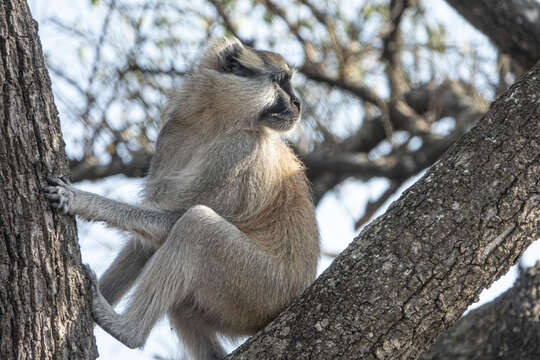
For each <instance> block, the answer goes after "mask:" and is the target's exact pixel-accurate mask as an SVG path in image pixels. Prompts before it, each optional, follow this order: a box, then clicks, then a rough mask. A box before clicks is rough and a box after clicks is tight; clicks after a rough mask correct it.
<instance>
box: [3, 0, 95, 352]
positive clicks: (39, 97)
mask: <svg viewBox="0 0 540 360" xmlns="http://www.w3.org/2000/svg"><path fill="white" fill-rule="evenodd" d="M0 54H1V57H0V89H1V90H0V213H1V217H0V234H1V237H2V240H0V324H2V325H1V327H0V359H94V358H96V356H97V352H96V348H95V343H94V336H93V334H92V328H93V322H92V319H91V316H90V311H89V308H90V307H89V305H90V304H89V299H88V298H87V296H86V294H87V292H86V289H85V280H84V276H83V275H82V274H81V271H80V270H81V257H80V250H79V246H78V243H77V232H76V227H75V222H74V221H73V218H72V217H67V216H63V215H58V214H56V213H54V212H53V211H51V209H50V207H49V205H48V203H47V201H45V200H44V199H43V198H42V197H41V196H40V193H39V187H40V183H42V181H43V177H44V176H45V175H46V174H66V173H67V160H66V156H65V152H64V143H63V141H62V135H61V132H60V127H59V120H58V114H57V111H56V107H55V105H54V102H53V95H52V92H51V83H50V80H49V76H48V74H47V71H46V70H45V65H44V61H43V54H42V50H41V44H40V42H39V38H38V35H37V24H36V22H35V21H34V20H33V19H32V16H31V14H30V11H29V9H28V6H27V4H26V2H25V1H23V0H3V1H1V2H0Z"/></svg>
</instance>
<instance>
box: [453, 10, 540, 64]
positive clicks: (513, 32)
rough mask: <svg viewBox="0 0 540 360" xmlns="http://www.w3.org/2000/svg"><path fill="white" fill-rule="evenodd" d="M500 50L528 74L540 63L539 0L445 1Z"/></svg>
mask: <svg viewBox="0 0 540 360" xmlns="http://www.w3.org/2000/svg"><path fill="white" fill-rule="evenodd" d="M446 2H447V3H448V4H450V5H451V6H453V7H454V8H455V9H456V10H457V12H459V13H460V14H461V16H463V17H464V18H465V19H467V21H468V22H470V23H471V24H472V25H473V26H474V27H476V28H477V29H478V30H480V31H481V32H483V33H484V34H485V35H486V36H487V37H488V38H489V39H490V40H491V41H492V42H493V43H494V44H495V46H496V47H497V48H499V50H500V51H501V52H502V53H504V54H507V55H510V56H511V57H512V59H514V60H515V61H516V62H517V63H518V64H519V65H520V66H521V67H522V69H523V71H527V70H529V69H530V68H531V67H532V66H533V65H534V64H535V63H536V62H537V61H538V60H539V59H540V4H539V3H538V1H537V0H495V1H494V0H476V1H469V0H446Z"/></svg>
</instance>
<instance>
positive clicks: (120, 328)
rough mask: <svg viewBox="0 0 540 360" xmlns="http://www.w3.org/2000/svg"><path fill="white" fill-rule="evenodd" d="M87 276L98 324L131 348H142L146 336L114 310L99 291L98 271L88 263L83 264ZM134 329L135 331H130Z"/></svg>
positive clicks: (94, 314) (93, 311) (94, 316)
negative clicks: (126, 322) (125, 321)
mask: <svg viewBox="0 0 540 360" xmlns="http://www.w3.org/2000/svg"><path fill="white" fill-rule="evenodd" d="M83 269H84V272H85V273H86V277H87V279H88V281H89V282H90V291H91V296H92V317H93V318H94V321H95V323H96V324H98V325H99V326H100V327H101V328H102V329H103V330H105V331H106V332H108V333H109V334H110V335H111V336H113V337H114V338H116V340H118V341H120V342H121V343H122V344H124V345H126V346H127V347H128V348H130V349H136V348H140V347H142V346H143V345H144V343H145V340H146V337H145V336H142V334H141V332H140V331H137V329H136V328H134V327H130V326H128V325H127V324H125V323H124V320H125V318H124V317H123V316H122V315H119V314H117V313H116V311H114V309H113V308H112V306H111V305H110V304H109V303H108V301H107V300H106V299H105V298H104V297H103V295H102V294H101V292H100V291H99V282H98V279H97V277H96V273H95V272H94V270H92V269H91V268H90V267H89V266H88V265H86V264H84V265H83ZM130 330H134V331H130Z"/></svg>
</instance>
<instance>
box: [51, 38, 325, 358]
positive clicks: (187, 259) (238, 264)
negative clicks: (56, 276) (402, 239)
mask: <svg viewBox="0 0 540 360" xmlns="http://www.w3.org/2000/svg"><path fill="white" fill-rule="evenodd" d="M230 46H235V49H234V51H230V48H229V47H230ZM228 49H229V50H228ZM228 54H234V59H233V60H231V61H235V62H236V63H234V64H232V65H231V64H227V63H226V61H229V60H230V59H229V58H230V56H231V55H228ZM227 56H229V58H227ZM228 59H229V60H228ZM224 62H225V64H226V66H224V65H223V64H224ZM231 69H232V70H231ZM231 72H232V73H231ZM276 74H278V75H276ZM290 74H291V71H290V69H289V68H288V66H287V65H286V63H285V62H284V61H283V59H282V58H281V56H279V55H277V54H274V53H269V52H261V51H257V50H253V49H250V48H247V47H244V46H243V45H242V44H240V42H238V41H237V40H235V39H233V40H227V39H225V40H222V41H220V42H218V43H216V44H214V45H213V46H212V47H211V48H210V49H209V50H208V51H207V52H206V53H205V54H204V55H203V57H202V59H201V61H200V63H199V65H198V67H197V68H196V69H195V70H194V71H193V72H192V73H191V75H189V76H188V77H187V78H186V80H185V82H184V83H183V85H182V86H181V87H180V88H179V89H178V90H177V91H175V93H174V94H172V97H171V100H170V103H169V106H168V108H167V110H166V112H165V122H164V124H163V126H162V129H161V131H160V134H159V137H158V140H157V144H156V151H155V155H154V158H153V160H152V164H151V169H150V174H149V176H148V178H147V181H146V184H145V188H144V199H143V202H142V204H141V205H140V206H133V205H128V204H124V203H121V202H117V201H113V200H110V199H107V198H104V197H101V196H98V195H95V194H91V193H87V192H83V191H80V190H78V189H76V188H74V187H73V186H71V184H69V183H68V182H67V181H65V179H62V178H54V177H49V178H47V181H48V183H49V186H46V187H44V188H43V192H44V194H45V196H46V197H47V198H48V199H49V200H50V201H51V202H52V206H54V207H56V208H58V209H60V210H62V211H64V212H66V213H69V214H74V215H78V216H80V217H82V218H84V219H88V220H97V221H105V222H107V223H108V224H109V225H111V226H114V227H117V228H119V229H122V230H125V231H128V232H130V233H131V234H132V239H131V240H130V242H129V243H128V244H127V245H126V246H125V248H124V249H123V250H122V251H121V252H120V254H119V255H118V257H117V258H116V259H115V261H114V262H113V264H112V265H111V266H110V267H109V269H108V270H107V271H106V272H105V274H104V275H103V276H102V277H101V279H100V281H99V286H98V285H97V282H96V280H95V277H94V276H93V275H92V274H91V273H90V275H89V276H90V279H91V280H92V281H93V284H94V285H93V290H94V299H93V316H94V319H95V321H96V323H98V324H99V325H100V326H101V327H102V328H103V329H104V330H105V331H107V332H108V333H109V334H111V335H112V336H114V337H115V338H117V339H118V340H119V341H121V342H122V343H124V344H125V345H126V346H129V347H131V348H134V347H140V346H143V345H144V343H145V341H146V339H147V337H148V334H149V333H150V330H151V329H152V327H153V326H154V324H155V322H156V321H157V320H158V319H159V318H160V317H162V316H164V315H167V316H168V317H169V319H170V320H171V323H172V324H173V325H174V327H175V329H176V330H177V332H178V335H179V337H180V338H181V339H182V340H183V341H184V343H185V345H186V348H187V349H188V351H189V353H190V355H191V356H192V357H193V358H194V359H197V360H204V359H220V358H222V357H223V356H224V355H225V353H224V351H223V349H222V347H221V345H220V343H219V341H218V335H224V336H230V337H235V336H241V335H250V334H253V333H255V332H256V331H258V330H259V329H261V328H262V327H264V326H265V325H266V324H267V323H268V322H269V321H270V320H272V319H273V318H274V317H275V316H276V315H277V314H278V313H279V312H280V311H282V310H283V309H284V308H285V307H286V306H288V305H289V304H290V303H291V301H293V299H294V298H295V297H296V296H298V295H299V294H300V293H301V292H302V291H303V290H304V289H305V288H306V287H307V286H308V285H309V284H310V283H311V282H312V281H313V279H314V277H315V270H316V265H317V259H318V256H319V237H318V231H317V225H316V222H315V216H314V209H313V205H312V203H311V200H310V194H309V189H308V186H307V182H306V179H305V176H304V174H303V168H302V165H301V164H300V163H299V162H298V160H297V159H296V157H295V156H294V154H293V153H292V152H291V150H290V149H289V148H288V147H287V146H286V145H285V144H284V143H283V141H282V140H281V139H280V137H279V134H278V133H277V132H276V130H277V131H280V130H287V129H290V128H291V127H292V126H293V125H294V123H295V122H296V121H297V120H298V118H299V111H300V104H299V101H298V99H297V98H296V97H295V95H294V93H293V91H292V88H291V87H290V82H289V80H290ZM276 79H277V80H276ZM280 98H281V100H279V99H280ZM278 101H280V103H279V104H278ZM276 104H277V105H276ZM274 109H278V110H277V112H274ZM133 285H135V286H136V288H135V290H134V293H133V296H132V298H131V299H130V301H129V303H128V305H127V308H126V310H125V311H124V312H123V313H122V314H117V313H116V312H115V311H114V309H113V308H112V305H114V304H115V303H116V302H117V301H118V300H119V299H120V298H121V297H122V296H123V295H124V294H125V293H126V292H127V291H128V290H129V289H130V288H131V287H132V286H133Z"/></svg>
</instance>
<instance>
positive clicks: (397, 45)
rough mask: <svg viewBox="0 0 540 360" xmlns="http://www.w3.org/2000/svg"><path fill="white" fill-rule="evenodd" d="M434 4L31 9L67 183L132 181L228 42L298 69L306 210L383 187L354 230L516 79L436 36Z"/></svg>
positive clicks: (496, 60)
mask: <svg viewBox="0 0 540 360" xmlns="http://www.w3.org/2000/svg"><path fill="white" fill-rule="evenodd" d="M60 2H61V1H60ZM434 6H435V7H434ZM437 6H439V7H440V6H443V7H446V5H445V4H444V3H443V2H441V1H436V2H435V1H432V2H428V1H424V2H422V1H412V0H407V1H406V0H400V1H388V0H362V1H360V0H354V1H338V0H324V1H314V0H258V1H254V0H252V1H249V0H244V1H237V0H225V1H221V0H211V1H205V0H194V1H183V0H180V1H178V0H164V1H161V0H160V1H158V0H136V1H133V0H86V1H84V0H80V1H78V2H73V3H71V5H69V6H67V7H66V8H64V9H69V8H70V10H63V11H60V12H59V11H51V10H50V9H47V11H45V10H43V9H44V8H45V7H47V5H45V4H44V3H39V4H35V5H34V6H33V7H34V8H37V13H38V14H37V16H38V19H39V23H40V33H41V34H42V37H46V38H47V39H48V41H49V42H50V41H53V42H54V43H55V44H56V45H55V46H54V47H50V46H49V47H47V46H46V47H45V53H46V59H47V65H48V67H49V70H50V72H51V76H52V79H53V83H54V90H55V96H56V101H57V105H58V107H59V110H60V113H61V116H62V119H61V120H62V125H63V130H64V134H65V138H66V142H67V144H68V147H67V151H68V155H69V157H70V159H71V170H72V179H73V180H74V181H80V180H96V179H100V178H104V177H107V176H111V175H116V174H124V175H126V176H128V177H140V176H144V174H145V171H146V169H147V165H148V161H149V158H150V156H151V154H152V151H153V145H152V144H153V143H154V141H155V139H156V136H157V134H158V131H159V123H160V109H162V108H163V105H164V103H165V102H166V98H167V93H168V92H169V91H171V89H173V88H174V86H175V85H176V84H178V83H179V82H180V81H182V77H183V76H184V75H185V73H186V72H188V71H189V70H190V68H191V66H192V64H193V62H194V61H196V59H197V57H198V56H199V54H200V53H201V52H202V51H204V49H205V48H206V47H207V46H208V43H209V42H211V41H212V40H213V39H216V38H219V37H222V36H236V37H238V38H239V39H241V40H242V41H243V42H245V43H246V44H248V45H250V46H253V47H256V48H264V49H270V50H273V51H276V52H279V53H281V54H283V55H284V56H285V57H286V59H287V60H288V61H289V62H290V63H292V64H293V65H294V66H296V68H297V70H298V72H297V76H296V77H295V81H294V83H295V86H296V89H297V92H298V93H299V94H300V96H301V98H302V100H303V102H304V105H305V106H304V113H303V120H302V122H301V125H300V126H298V127H297V129H296V130H295V131H294V132H293V133H292V134H290V135H289V137H288V139H289V141H290V142H291V145H292V146H293V147H294V149H295V151H296V152H297V153H298V154H299V156H300V157H301V158H302V160H303V161H304V162H305V164H306V166H307V173H308V176H309V178H310V180H311V182H312V185H313V194H314V199H315V201H316V202H317V203H318V202H319V201H320V200H321V199H322V198H323V196H324V195H325V194H327V193H328V192H332V191H333V190H336V189H339V186H340V184H342V183H343V182H344V181H347V180H350V179H354V181H360V182H367V181H370V180H371V179H374V178H376V179H384V183H383V184H384V185H383V186H382V188H384V189H385V190H384V191H382V192H380V194H378V198H372V199H371V200H370V201H369V202H368V203H367V204H366V207H365V211H364V213H363V214H362V216H361V217H360V218H358V219H355V221H356V226H357V227H360V226H361V225H363V224H364V223H365V222H366V221H367V220H369V218H370V217H371V216H372V215H373V214H374V213H375V212H376V211H377V210H378V209H379V207H380V206H382V205H383V204H384V203H385V202H386V200H388V198H390V197H391V196H392V195H393V194H394V193H395V192H396V191H397V190H398V189H399V188H400V186H401V185H402V184H403V183H404V182H405V181H406V180H407V179H409V178H410V177H411V176H414V175H415V174H418V173H419V172H420V171H422V170H423V169H425V168H426V167H427V166H429V165H430V164H432V163H433V162H434V161H435V160H436V159H437V158H438V157H439V155H440V154H442V152H444V150H445V149H446V148H448V146H450V145H451V144H452V143H453V142H454V141H455V140H456V138H457V137H459V136H460V135H461V134H462V133H463V132H464V131H467V129H469V128H470V127H471V126H472V125H473V124H474V122H475V121H476V120H478V119H479V118H480V116H481V114H482V113H483V112H484V111H485V110H486V106H487V104H488V102H489V101H490V100H492V99H493V97H494V95H495V94H496V93H498V92H500V91H502V90H503V89H504V88H506V87H507V86H508V84H509V83H511V82H512V81H513V79H514V78H515V76H516V74H515V73H513V72H512V71H511V70H510V69H509V67H504V66H502V65H501V64H502V63H503V60H504V59H503V58H504V55H502V54H500V53H499V52H498V51H497V50H496V49H495V48H493V47H491V46H490V45H489V44H488V43H487V41H486V40H483V39H481V37H480V38H479V37H478V34H476V38H474V37H473V38H472V39H471V38H467V35H466V34H467V32H471V31H472V28H470V27H469V28H464V29H463V31H462V32H460V31H457V32H456V30H455V29H454V30H453V31H450V32H449V29H447V28H448V26H447V24H444V23H443V22H442V21H441V20H442V19H438V18H437V17H436V16H434V15H436V14H438V13H444V11H448V8H446V10H440V9H439V10H438V9H437ZM40 16H41V17H40ZM449 33H450V34H451V36H449ZM51 38H52V39H51ZM478 39H480V40H478ZM475 41H476V43H475ZM74 63H76V64H78V66H73V64H74Z"/></svg>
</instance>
